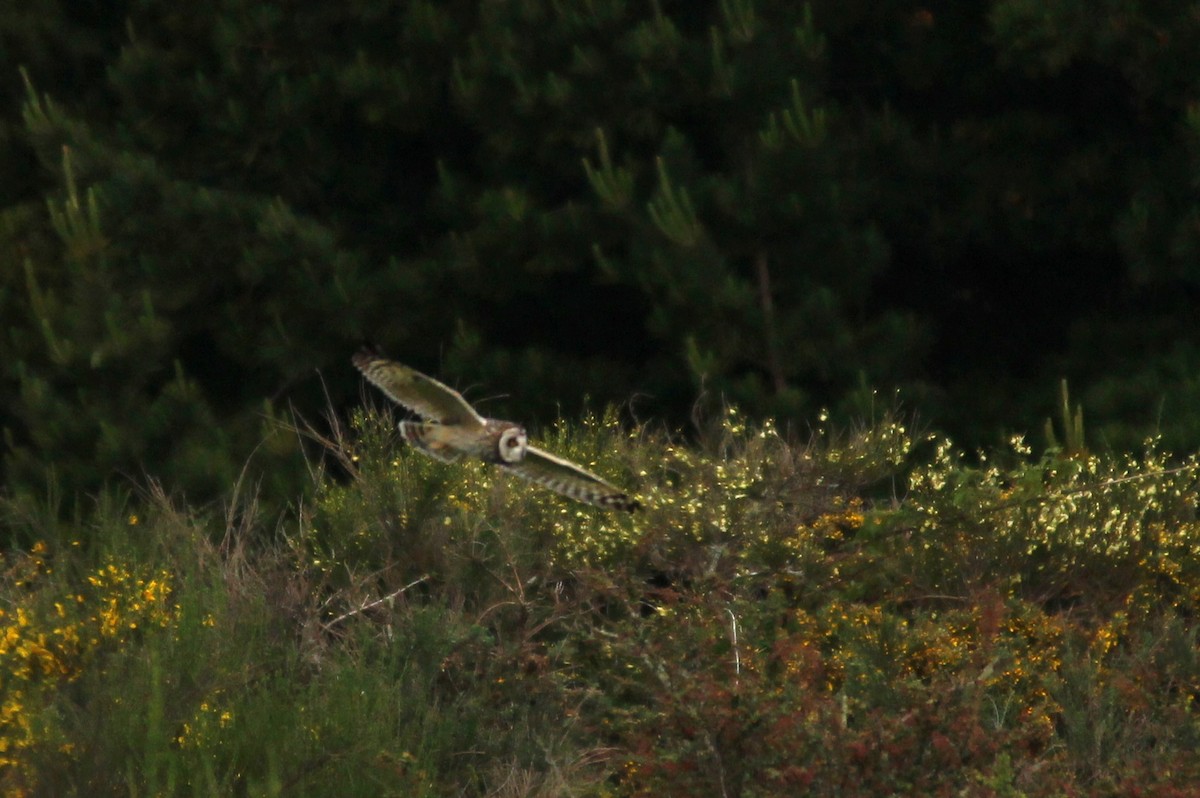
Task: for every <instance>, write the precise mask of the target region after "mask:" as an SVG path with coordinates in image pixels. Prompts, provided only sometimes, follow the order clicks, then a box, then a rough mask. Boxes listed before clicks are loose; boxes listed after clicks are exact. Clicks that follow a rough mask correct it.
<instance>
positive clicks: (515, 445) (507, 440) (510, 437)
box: [496, 425, 529, 463]
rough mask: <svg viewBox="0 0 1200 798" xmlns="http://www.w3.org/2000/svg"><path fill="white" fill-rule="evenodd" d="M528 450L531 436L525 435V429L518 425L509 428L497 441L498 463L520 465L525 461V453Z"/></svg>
mask: <svg viewBox="0 0 1200 798" xmlns="http://www.w3.org/2000/svg"><path fill="white" fill-rule="evenodd" d="M528 450H529V436H528V435H526V434H525V428H524V427H520V426H516V425H514V426H511V427H508V428H507V429H505V430H504V431H503V432H501V433H500V437H499V438H497V439H496V457H497V458H498V462H501V463H519V462H521V461H522V460H524V459H525V452H526V451H528Z"/></svg>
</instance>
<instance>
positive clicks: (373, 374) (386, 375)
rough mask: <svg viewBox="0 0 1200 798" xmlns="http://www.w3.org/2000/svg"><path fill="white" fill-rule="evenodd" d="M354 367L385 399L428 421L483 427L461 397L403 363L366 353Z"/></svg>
mask: <svg viewBox="0 0 1200 798" xmlns="http://www.w3.org/2000/svg"><path fill="white" fill-rule="evenodd" d="M353 362H354V366H355V367H356V368H357V369H358V370H359V371H361V372H362V373H363V376H364V377H366V378H367V380H369V381H370V382H371V383H372V384H373V385H375V387H377V388H379V389H380V390H381V391H383V392H384V393H385V394H387V396H388V398H389V399H391V400H392V401H394V402H396V403H397V404H399V405H403V406H404V407H406V408H408V409H409V410H411V411H412V412H414V413H416V414H417V415H419V416H422V417H423V418H426V419H428V420H429V421H436V422H438V423H439V424H459V425H462V426H464V427H479V428H480V429H482V428H483V426H484V423H485V422H484V419H483V417H482V416H480V415H479V414H478V413H476V412H475V408H473V407H471V405H470V404H468V403H467V400H466V399H463V398H462V394H460V393H459V392H458V391H455V390H454V389H452V388H449V387H447V386H445V385H443V384H442V383H440V382H438V381H437V380H435V379H434V378H433V377H428V376H426V375H424V374H422V373H421V372H419V371H417V370H416V369H410V368H409V367H408V366H405V365H404V364H402V363H397V362H396V361H394V360H388V359H387V358H385V357H380V356H379V355H376V354H373V353H371V352H368V351H366V350H364V351H362V352H359V353H358V354H356V355H355V356H354V357H353Z"/></svg>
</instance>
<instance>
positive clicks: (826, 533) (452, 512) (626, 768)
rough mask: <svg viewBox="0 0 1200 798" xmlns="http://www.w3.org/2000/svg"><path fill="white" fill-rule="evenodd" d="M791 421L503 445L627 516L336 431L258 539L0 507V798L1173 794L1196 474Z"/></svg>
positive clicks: (218, 519)
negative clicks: (2, 547) (295, 511)
mask: <svg viewBox="0 0 1200 798" xmlns="http://www.w3.org/2000/svg"><path fill="white" fill-rule="evenodd" d="M826 423H827V422H825V421H822V422H821V426H819V427H818V428H817V429H816V430H815V431H814V433H813V434H812V437H811V438H810V439H809V440H808V441H807V442H805V443H804V444H803V445H801V444H799V443H797V442H795V441H793V440H789V438H788V436H786V435H785V434H783V433H781V432H780V431H779V429H778V428H777V427H776V426H775V425H774V424H762V425H754V424H751V423H749V422H747V421H746V420H745V418H744V417H743V416H742V415H741V414H739V413H737V412H736V411H732V410H729V411H726V412H725V413H724V414H723V415H721V416H720V417H718V418H716V419H713V423H712V425H711V426H706V427H705V428H704V431H703V432H702V434H701V436H700V437H701V442H700V444H699V445H698V446H685V445H684V444H682V443H681V442H679V441H678V440H676V439H674V438H673V437H672V436H669V435H666V434H665V433H663V432H661V431H655V430H653V429H647V428H637V429H634V430H627V429H624V428H622V427H621V426H620V425H619V424H618V423H617V422H616V420H615V417H614V416H613V414H612V413H607V414H605V415H602V416H599V417H589V418H588V419H586V420H585V422H584V423H583V424H582V425H578V426H575V425H568V424H565V423H559V424H558V425H556V426H554V427H552V428H551V429H549V430H547V431H546V433H545V434H544V435H541V436H537V437H538V439H539V443H541V444H543V445H544V446H545V447H546V448H547V449H549V450H551V451H554V452H557V453H560V454H563V455H566V456H570V457H573V458H575V459H578V460H580V461H581V462H584V463H587V464H588V465H589V467H592V468H595V469H596V470H598V471H599V472H600V473H602V474H604V475H606V476H608V477H610V478H611V479H613V480H615V481H617V482H620V483H621V484H624V485H628V486H629V487H630V488H631V489H633V490H634V491H635V492H636V493H637V495H638V496H639V498H640V499H642V501H643V503H644V505H645V508H644V511H643V512H640V513H637V514H635V515H632V516H630V515H624V514H623V515H615V514H608V513H604V512H602V511H600V510H596V509H593V508H589V507H585V506H582V505H575V504H572V503H570V502H568V501H567V500H565V499H562V498H560V497H557V496H555V495H554V494H552V493H548V492H544V491H538V490H534V489H531V488H530V486H528V485H526V484H525V483H521V482H515V481H513V480H511V479H510V478H508V477H506V476H505V475H504V474H503V473H502V472H499V471H497V470H494V469H489V468H486V467H483V466H481V465H473V464H469V463H455V464H444V463H440V462H436V461H433V460H431V459H428V458H424V457H421V456H420V455H419V454H416V453H413V452H412V451H411V450H410V449H408V448H401V447H402V444H401V443H400V441H398V440H397V436H396V435H395V433H394V432H393V425H392V423H391V421H390V420H389V419H386V418H385V417H382V416H380V415H379V414H377V413H374V412H367V413H361V414H358V415H357V416H356V417H355V418H354V419H353V422H352V425H351V427H350V428H349V429H348V430H345V431H343V430H341V429H340V428H336V429H335V437H334V438H333V439H331V440H328V441H326V444H327V446H328V448H329V453H330V455H331V458H330V459H329V461H328V464H327V466H325V467H323V468H327V469H328V471H325V470H322V469H321V468H318V469H317V470H316V471H315V473H314V476H315V478H316V479H317V484H316V494H315V496H314V498H313V499H312V500H311V502H307V503H306V505H305V509H304V511H303V513H302V514H301V517H300V518H299V520H298V521H288V522H286V523H285V525H284V526H283V527H281V528H280V529H278V530H275V531H274V534H268V532H269V530H264V529H262V526H263V525H264V520H263V516H262V515H261V514H260V513H259V512H258V510H257V509H256V506H255V503H254V502H253V501H248V500H246V499H245V498H244V497H243V498H241V499H239V498H238V497H236V496H233V497H230V500H229V510H228V511H227V512H226V513H224V514H223V515H217V514H213V513H205V514H199V513H192V512H187V511H184V510H182V509H180V508H179V507H178V506H177V505H175V504H174V503H172V502H171V501H170V500H168V499H167V498H166V497H165V496H164V495H163V494H162V492H161V491H160V490H157V489H154V488H152V489H151V490H150V491H149V492H147V494H146V495H142V496H139V497H134V498H121V497H109V498H105V499H103V500H102V501H101V502H100V503H99V504H97V506H95V507H94V508H92V509H91V510H88V511H86V512H82V513H80V514H79V515H78V517H77V518H76V519H75V520H73V521H67V520H64V514H63V512H62V511H61V509H60V508H57V507H51V506H47V507H42V508H40V509H39V508H32V507H31V505H29V504H27V503H15V502H13V501H7V502H5V503H4V505H3V506H2V509H3V512H4V515H3V518H4V519H5V523H6V524H8V525H9V526H10V527H12V532H13V535H14V537H15V538H17V539H22V540H30V541H37V542H36V543H35V544H33V545H31V546H30V547H28V548H27V549H25V550H24V551H19V550H10V551H9V552H7V553H6V554H5V556H4V559H3V561H2V563H0V600H2V601H0V667H3V669H4V672H5V673H6V674H7V675H8V676H7V678H6V679H5V680H4V681H3V683H2V684H0V758H2V764H0V788H2V789H3V791H4V792H5V793H6V794H13V795H39V794H54V795H82V794H86V795H97V794H101V795H103V794H162V795H177V794H180V795H187V794H192V795H195V794H204V795H209V794H230V793H234V794H254V795H326V794H330V793H337V794H339V795H379V794H404V795H445V794H457V795H481V796H482V795H495V794H512V795H561V794H578V795H595V796H642V795H647V796H648V795H719V794H726V795H745V796H749V795H795V794H798V793H803V794H807V795H817V796H821V795H828V796H835V795H836V796H844V795H851V796H875V795H895V794H969V795H974V794H980V795H992V794H996V795H1024V796H1047V798H1049V796H1057V795H1063V794H1077V795H1097V796H1099V795H1114V794H1129V793H1131V792H1132V791H1135V790H1136V791H1138V792H1140V793H1141V794H1144V795H1156V796H1164V797H1165V796H1169V795H1179V794H1185V795H1186V794H1189V790H1190V789H1191V788H1192V786H1193V785H1194V784H1195V783H1196V781H1197V779H1198V778H1200V771H1198V770H1197V763H1196V761H1195V756H1194V751H1195V749H1196V746H1197V745H1200V723H1197V720H1196V716H1195V712H1194V706H1193V704H1194V700H1195V696H1196V695H1197V693H1198V691H1200V653H1198V652H1200V647H1198V645H1197V644H1198V642H1200V641H1198V640H1197V626H1196V620H1195V619H1196V617H1197V614H1198V613H1200V554H1198V552H1200V546H1197V543H1196V541H1197V539H1198V538H1200V528H1198V527H1197V522H1196V512H1195V510H1196V508H1195V499H1194V491H1192V490H1191V486H1192V485H1194V482H1195V475H1196V471H1197V470H1200V464H1198V463H1196V462H1195V461H1194V460H1187V461H1185V462H1183V463H1181V464H1174V465H1172V464H1170V463H1169V462H1168V460H1167V459H1166V458H1165V456H1163V455H1161V454H1159V453H1156V452H1154V451H1147V452H1146V453H1144V454H1143V455H1141V456H1139V457H1115V456H1099V455H1095V454H1087V453H1080V454H1077V455H1076V456H1073V457H1069V458H1068V457H1063V456H1062V454H1061V452H1058V451H1055V450H1050V451H1048V452H1047V453H1046V454H1045V455H1044V456H1042V457H1040V458H1034V457H1032V452H1030V451H1029V449H1028V448H1027V447H1025V445H1024V444H1023V443H1022V442H1021V441H1020V440H1015V441H1013V442H1012V444H1011V446H1010V447H1009V449H1008V450H1007V451H1002V452H998V453H995V454H994V455H990V456H987V457H984V456H982V455H980V456H977V457H975V458H968V457H966V456H965V455H964V454H963V453H962V452H960V451H958V450H957V449H956V448H955V447H954V446H953V445H952V444H951V443H950V442H948V441H946V440H945V439H943V438H940V437H938V436H927V437H926V438H923V439H916V438H914V437H913V435H912V434H911V433H910V432H909V431H908V430H907V428H906V426H905V424H903V423H902V422H901V421H900V420H899V419H898V418H896V417H894V416H884V417H882V418H881V419H880V420H879V421H877V422H876V423H874V424H872V425H869V426H865V427H862V428H859V429H857V430H854V431H853V432H851V433H848V434H833V433H832V432H830V431H829V429H828V428H827V427H826ZM889 482H890V483H891V485H892V487H890V488H889V489H887V490H883V491H881V490H880V486H881V485H888V483H889ZM893 491H894V495H892V493H893ZM872 496H875V498H871V497H872ZM96 533H99V534H96ZM268 540H273V541H274V542H266V541H268ZM130 696H138V699H137V700H131V699H130Z"/></svg>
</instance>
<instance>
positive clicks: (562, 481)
mask: <svg viewBox="0 0 1200 798" xmlns="http://www.w3.org/2000/svg"><path fill="white" fill-rule="evenodd" d="M502 466H503V468H504V469H506V470H508V471H511V472H512V473H514V474H516V475H517V476H519V477H522V478H524V479H527V480H529V481H530V482H533V483H535V484H538V485H541V486H542V487H544V488H549V489H550V490H552V491H554V492H556V493H561V494H562V495H563V496H566V497H567V498H570V499H574V500H575V501H579V502H585V503H587V504H594V505H596V506H597V507H604V508H606V509H610V510H627V511H629V512H633V511H634V510H636V509H638V508H639V507H640V506H641V505H640V504H638V502H637V500H636V499H631V498H629V496H628V495H626V494H625V493H623V492H622V491H621V490H619V489H617V488H616V487H614V486H613V485H610V484H608V483H607V482H605V481H604V480H603V479H601V478H600V477H598V476H596V475H595V474H593V473H591V472H590V471H586V470H584V469H583V468H580V467H579V466H577V465H575V464H574V463H572V462H571V461H569V460H563V459H562V458H561V457H555V456H554V455H552V454H549V453H548V452H543V451H542V450H541V449H535V448H534V447H532V446H530V447H529V448H527V449H526V450H525V457H524V459H522V460H521V461H520V462H517V463H505V464H502Z"/></svg>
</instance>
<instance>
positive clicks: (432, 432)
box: [353, 350, 639, 512]
mask: <svg viewBox="0 0 1200 798" xmlns="http://www.w3.org/2000/svg"><path fill="white" fill-rule="evenodd" d="M353 361H354V365H355V367H356V368H357V369H358V370H359V371H361V372H362V373H363V376H364V377H366V378H367V380H369V381H370V382H371V383H373V384H374V385H375V387H377V388H379V389H380V390H381V391H383V392H384V393H385V394H387V396H388V398H389V399H391V400H392V401H394V402H396V403H398V404H400V405H403V406H404V407H405V408H407V409H408V410H411V411H412V412H414V413H416V414H417V415H419V416H421V417H422V419H424V420H422V421H401V422H400V434H401V435H402V436H403V437H404V439H405V440H406V441H408V442H409V443H410V444H412V445H413V446H414V447H415V448H416V449H417V451H419V452H421V453H422V454H426V455H429V456H430V457H433V458H435V459H438V460H441V461H442V462H446V463H450V462H454V461H455V460H457V459H458V458H460V457H462V456H463V455H464V454H465V455H468V456H470V457H477V458H479V459H480V460H483V461H484V462H487V463H491V464H493V465H497V466H500V467H501V468H503V469H505V470H506V471H509V472H511V473H513V474H516V475H517V476H519V477H522V478H524V479H527V480H529V481H530V482H535V483H537V484H538V485H541V486H543V487H546V488H549V489H550V490H553V491H555V492H557V493H561V494H562V495H563V496H567V497H569V498H571V499H574V500H576V501H580V502H586V503H588V504H594V505H596V506H597V507H604V508H607V509H614V510H628V511H630V512H632V511H634V510H636V509H638V507H639V504H638V502H637V500H635V499H631V498H629V496H628V495H626V494H625V493H623V492H622V491H620V490H618V489H617V488H615V487H614V486H612V485H610V484H608V483H607V482H605V481H604V480H603V479H601V478H600V477H598V476H596V475H595V474H593V473H591V472H590V471H586V470H584V469H583V468H580V467H579V466H577V465H575V464H574V463H572V462H569V461H567V460H563V459H561V458H559V457H555V456H554V455H552V454H548V453H546V452H543V451H542V450H541V449H536V448H534V447H532V446H530V445H529V440H528V438H527V436H526V434H525V428H524V427H522V426H521V425H520V424H516V423H514V422H512V421H501V420H499V419H495V418H484V417H483V416H481V415H479V414H478V413H476V412H475V408H473V407H471V405H470V404H468V403H467V400H466V399H464V398H463V397H462V395H461V394H459V393H458V392H457V391H455V390H452V389H450V388H448V387H447V386H445V385H443V384H442V383H440V382H438V381H437V380H435V379H433V378H432V377H427V376H426V375H424V374H422V373H421V372H419V371H415V370H413V369H410V368H409V367H408V366H405V365H403V364H400V363H397V362H396V361H394V360H388V359H387V358H384V357H380V356H379V355H376V354H374V353H372V352H369V351H367V350H363V351H361V352H359V353H358V354H356V355H355V356H354V358H353Z"/></svg>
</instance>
